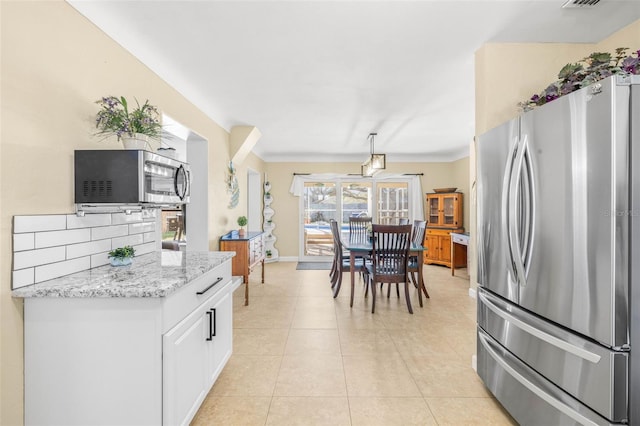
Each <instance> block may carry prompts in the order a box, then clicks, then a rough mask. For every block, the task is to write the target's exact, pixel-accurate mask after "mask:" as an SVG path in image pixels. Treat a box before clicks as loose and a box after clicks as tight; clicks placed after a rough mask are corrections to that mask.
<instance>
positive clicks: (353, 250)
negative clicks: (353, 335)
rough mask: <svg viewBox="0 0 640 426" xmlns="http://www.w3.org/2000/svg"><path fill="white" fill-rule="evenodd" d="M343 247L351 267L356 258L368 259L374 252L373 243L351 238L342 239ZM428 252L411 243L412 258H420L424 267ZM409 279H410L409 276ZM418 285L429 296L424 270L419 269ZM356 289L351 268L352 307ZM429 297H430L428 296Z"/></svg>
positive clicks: (338, 289)
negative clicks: (347, 253) (424, 253)
mask: <svg viewBox="0 0 640 426" xmlns="http://www.w3.org/2000/svg"><path fill="white" fill-rule="evenodd" d="M342 246H343V248H344V249H345V250H348V251H349V261H350V264H351V265H355V264H356V263H355V262H356V257H358V256H361V257H366V256H367V255H369V254H371V253H372V252H373V242H372V241H368V240H367V241H364V240H360V239H358V240H351V239H349V238H342ZM425 250H427V248H426V247H425V246H423V245H420V244H414V243H411V247H410V248H409V255H410V256H418V264H419V265H422V258H423V256H422V253H423V252H424V251H425ZM407 279H409V277H408V276H407ZM418 283H419V284H418V285H419V286H420V288H419V289H418V290H419V291H424V293H425V295H427V289H426V287H425V286H424V279H423V277H422V268H420V267H419V268H418ZM354 288H355V269H354V268H351V306H353V292H354ZM334 291H335V294H336V295H337V294H338V292H339V291H340V288H339V287H338V288H336V289H335V290H334ZM427 297H428V296H427Z"/></svg>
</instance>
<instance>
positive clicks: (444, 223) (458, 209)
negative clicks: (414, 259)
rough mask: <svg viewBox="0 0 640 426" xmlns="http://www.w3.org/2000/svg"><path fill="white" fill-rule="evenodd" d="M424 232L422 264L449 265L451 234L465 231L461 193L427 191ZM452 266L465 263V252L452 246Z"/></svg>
mask: <svg viewBox="0 0 640 426" xmlns="http://www.w3.org/2000/svg"><path fill="white" fill-rule="evenodd" d="M426 198H427V212H426V215H427V231H426V233H425V236H424V245H425V246H426V247H427V251H426V252H425V253H424V263H426V264H432V263H435V264H437V265H444V266H447V267H449V268H450V267H451V233H452V232H456V233H461V232H464V227H463V215H462V205H463V198H462V192H435V193H427V195H426ZM454 250H460V252H458V251H456V253H455V262H456V264H455V267H465V266H466V265H467V252H466V250H464V249H463V248H461V247H459V246H457V245H456V246H455V248H454Z"/></svg>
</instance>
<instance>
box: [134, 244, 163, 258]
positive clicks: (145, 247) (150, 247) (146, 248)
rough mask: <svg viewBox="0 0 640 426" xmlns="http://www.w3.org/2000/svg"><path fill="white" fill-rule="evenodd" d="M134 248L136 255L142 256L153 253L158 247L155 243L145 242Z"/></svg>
mask: <svg viewBox="0 0 640 426" xmlns="http://www.w3.org/2000/svg"><path fill="white" fill-rule="evenodd" d="M134 248H135V249H136V256H142V255H143V254H147V253H153V252H154V251H156V250H157V249H158V248H157V247H156V243H146V244H142V245H139V246H135V247H134Z"/></svg>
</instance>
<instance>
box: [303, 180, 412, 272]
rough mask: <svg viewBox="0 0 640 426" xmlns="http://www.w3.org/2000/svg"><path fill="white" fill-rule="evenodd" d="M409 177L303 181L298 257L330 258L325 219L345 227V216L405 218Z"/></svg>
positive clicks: (376, 219)
mask: <svg viewBox="0 0 640 426" xmlns="http://www.w3.org/2000/svg"><path fill="white" fill-rule="evenodd" d="M409 190H410V188H409V179H400V178H399V179H397V180H391V179H380V180H376V179H357V180H354V179H353V178H351V179H348V178H336V179H334V180H322V181H320V180H318V181H311V180H309V181H305V182H304V190H303V192H302V194H301V204H300V207H301V209H302V216H303V218H304V220H303V222H304V223H303V226H302V229H301V232H300V235H301V236H302V238H301V239H302V241H301V244H300V252H299V254H298V258H299V259H300V260H330V259H331V257H332V256H333V237H332V235H331V228H330V226H329V221H330V220H331V219H335V220H337V221H338V223H339V224H340V225H341V231H342V234H343V235H344V234H346V233H347V232H348V229H349V216H371V217H373V218H374V219H373V222H374V223H381V224H391V225H396V224H398V220H399V219H400V218H409V211H410V201H409V200H410V196H409Z"/></svg>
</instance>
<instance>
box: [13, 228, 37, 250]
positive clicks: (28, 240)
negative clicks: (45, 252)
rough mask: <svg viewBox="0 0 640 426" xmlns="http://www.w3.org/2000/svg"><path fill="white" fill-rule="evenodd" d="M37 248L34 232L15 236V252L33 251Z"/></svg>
mask: <svg viewBox="0 0 640 426" xmlns="http://www.w3.org/2000/svg"><path fill="white" fill-rule="evenodd" d="M34 248H36V237H35V234H34V233H33V232H29V233H26V234H13V251H23V250H33V249H34Z"/></svg>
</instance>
